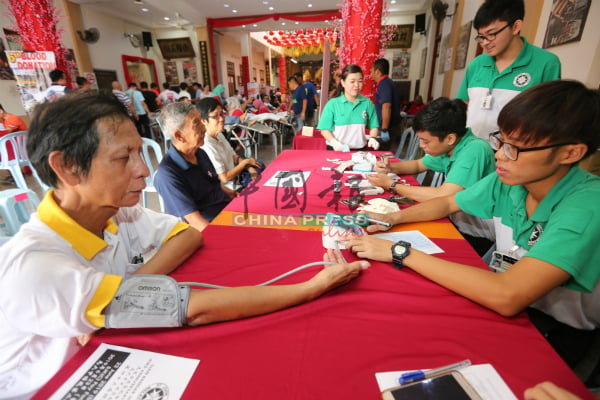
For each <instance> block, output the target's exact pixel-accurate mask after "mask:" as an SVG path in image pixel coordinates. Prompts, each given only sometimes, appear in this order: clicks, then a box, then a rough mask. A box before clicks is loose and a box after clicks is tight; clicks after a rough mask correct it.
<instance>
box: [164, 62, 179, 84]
mask: <svg viewBox="0 0 600 400" xmlns="http://www.w3.org/2000/svg"><path fill="white" fill-rule="evenodd" d="M163 68H164V71H165V80H166V81H167V82H169V83H170V84H171V85H179V75H178V74H177V63H176V62H175V61H165V62H164V63H163Z"/></svg>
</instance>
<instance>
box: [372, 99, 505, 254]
mask: <svg viewBox="0 0 600 400" xmlns="http://www.w3.org/2000/svg"><path fill="white" fill-rule="evenodd" d="M466 122H467V106H466V105H465V103H464V102H463V101H462V100H458V99H457V100H450V99H448V98H446V97H440V98H438V99H435V100H434V101H432V102H431V103H429V104H428V105H427V106H425V108H423V109H422V110H421V111H419V113H418V114H417V115H416V116H415V119H414V122H413V128H414V129H415V132H416V134H417V135H418V136H419V138H420V142H419V145H420V146H421V148H422V149H423V150H424V151H425V153H426V155H425V157H423V158H421V159H419V160H408V161H401V162H397V163H392V164H391V165H389V164H386V163H381V162H378V163H377V172H379V173H378V174H376V175H375V174H374V175H370V176H368V177H367V179H368V180H369V182H370V183H371V184H373V185H375V186H380V187H382V188H384V189H389V190H390V191H391V192H392V193H393V194H399V195H401V196H405V197H408V198H409V199H412V200H416V201H419V202H424V201H427V200H431V199H434V198H436V197H442V196H447V195H451V194H454V193H457V192H460V191H461V190H463V189H466V188H468V187H470V186H472V185H473V184H474V183H476V182H478V181H480V180H481V179H482V178H483V177H485V176H487V175H489V174H490V173H492V172H494V170H495V166H494V152H493V150H492V148H491V147H490V145H489V144H488V142H487V141H486V140H483V139H480V138H478V137H475V135H473V133H472V132H471V130H470V129H468V128H466ZM427 170H432V171H435V172H441V173H444V174H445V175H446V178H445V181H444V183H443V184H442V185H441V186H439V187H428V186H405V185H401V184H398V182H396V181H394V180H392V178H390V177H389V176H388V175H387V173H388V172H394V173H396V174H398V175H407V174H418V173H421V172H425V171H427ZM450 219H451V220H452V222H453V223H454V224H455V225H456V227H457V228H458V230H459V231H460V232H461V233H462V234H463V236H464V237H465V238H466V239H467V240H468V241H469V243H471V245H472V246H473V247H474V248H475V249H476V250H477V252H478V253H479V254H480V255H484V254H485V253H486V252H487V251H488V249H489V248H490V247H491V246H492V245H493V243H494V240H495V235H494V225H493V223H492V221H491V220H481V219H479V218H476V217H473V216H471V215H468V214H465V213H462V212H459V213H456V214H453V215H452V216H451V217H450Z"/></svg>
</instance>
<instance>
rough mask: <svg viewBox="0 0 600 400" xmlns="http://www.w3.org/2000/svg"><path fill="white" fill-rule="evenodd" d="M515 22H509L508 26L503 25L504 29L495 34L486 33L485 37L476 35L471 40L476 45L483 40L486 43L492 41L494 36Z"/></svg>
mask: <svg viewBox="0 0 600 400" xmlns="http://www.w3.org/2000/svg"><path fill="white" fill-rule="evenodd" d="M514 23H515V21H513V22H509V23H508V24H506V25H504V27H502V28H500V29H498V30H497V31H496V32H492V33H487V34H485V35H477V36H475V37H474V38H473V39H474V40H475V41H476V42H477V43H481V42H482V41H483V40H486V41H488V42H491V41H493V40H494V39H496V35H498V34H499V33H500V32H502V31H503V30H505V29H506V28H508V27H509V26H511V25H512V24H514Z"/></svg>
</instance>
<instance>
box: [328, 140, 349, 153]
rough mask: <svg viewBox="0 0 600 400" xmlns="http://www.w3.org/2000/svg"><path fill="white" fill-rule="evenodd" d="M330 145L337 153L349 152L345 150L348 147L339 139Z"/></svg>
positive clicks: (330, 142) (332, 141)
mask: <svg viewBox="0 0 600 400" xmlns="http://www.w3.org/2000/svg"><path fill="white" fill-rule="evenodd" d="M329 145H330V146H331V147H333V149H334V150H335V151H348V150H344V148H348V146H346V145H344V144H343V143H340V142H339V141H338V140H337V139H333V140H331V141H329Z"/></svg>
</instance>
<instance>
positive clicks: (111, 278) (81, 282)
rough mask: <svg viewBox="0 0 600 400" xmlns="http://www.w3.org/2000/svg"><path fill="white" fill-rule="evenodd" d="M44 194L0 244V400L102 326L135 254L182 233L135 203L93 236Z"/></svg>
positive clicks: (17, 394)
mask: <svg viewBox="0 0 600 400" xmlns="http://www.w3.org/2000/svg"><path fill="white" fill-rule="evenodd" d="M52 193H53V191H49V192H48V193H47V194H46V196H45V197H44V199H43V200H42V202H41V203H40V206H39V207H38V211H37V213H34V214H33V215H32V216H31V219H30V221H29V222H28V223H27V224H25V225H23V226H22V227H21V230H20V231H19V232H18V233H17V234H16V235H15V236H14V238H13V239H11V240H10V241H9V242H8V243H6V244H5V245H3V246H2V247H0V260H1V261H0V398H2V399H4V398H8V399H21V398H23V399H25V398H29V397H30V396H31V395H32V394H33V393H35V391H36V390H37V389H39V388H40V387H41V386H42V385H43V384H45V383H46V382H47V381H48V380H49V379H50V378H51V377H52V376H53V375H54V374H55V373H56V372H57V371H58V369H59V368H60V367H61V366H62V365H63V364H64V363H65V362H66V361H67V360H68V359H69V358H70V357H71V356H72V355H73V354H74V353H75V351H76V350H77V342H76V337H77V336H79V335H82V334H87V333H91V332H93V331H95V330H97V329H99V328H101V327H103V326H104V315H103V314H102V310H103V309H104V308H105V307H106V305H107V304H108V303H109V302H110V301H111V299H112V298H113V296H114V294H115V293H116V291H117V289H118V286H119V284H120V282H121V279H122V277H123V276H126V275H129V274H131V273H132V272H134V271H135V270H136V269H137V268H139V266H140V265H141V264H132V263H131V261H132V259H133V258H134V257H135V256H139V255H140V254H145V253H147V252H148V251H150V250H152V249H155V248H158V247H160V246H161V245H162V244H163V243H165V242H166V241H168V240H169V239H170V238H171V237H173V236H175V235H176V234H177V233H179V232H181V231H182V230H185V229H187V228H188V225H187V224H184V223H182V222H180V221H179V220H178V219H177V218H175V217H173V216H170V215H167V214H160V213H156V212H153V211H151V210H148V209H145V208H142V207H141V206H139V205H138V206H134V207H127V208H121V209H120V210H119V211H118V212H117V214H116V215H115V216H114V217H113V218H111V219H110V220H108V221H107V223H106V227H105V229H104V239H100V238H99V237H97V236H95V235H94V234H92V233H91V232H89V231H87V230H86V229H84V228H83V227H81V226H80V225H79V224H77V223H76V222H75V221H74V220H73V219H71V218H70V217H69V216H68V215H67V214H66V213H65V212H64V211H63V210H62V209H61V208H60V207H59V206H58V205H57V204H56V202H55V201H54V198H53V195H52Z"/></svg>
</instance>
